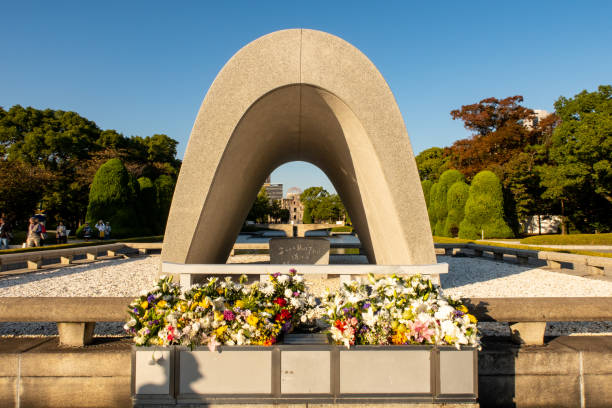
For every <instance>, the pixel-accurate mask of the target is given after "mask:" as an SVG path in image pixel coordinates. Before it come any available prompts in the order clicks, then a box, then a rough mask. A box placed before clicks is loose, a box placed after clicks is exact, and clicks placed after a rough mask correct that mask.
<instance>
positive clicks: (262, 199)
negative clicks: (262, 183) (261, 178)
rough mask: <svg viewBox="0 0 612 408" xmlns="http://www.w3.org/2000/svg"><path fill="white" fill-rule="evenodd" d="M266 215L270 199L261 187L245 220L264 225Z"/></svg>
mask: <svg viewBox="0 0 612 408" xmlns="http://www.w3.org/2000/svg"><path fill="white" fill-rule="evenodd" d="M268 214H270V198H268V193H267V192H266V188H265V187H262V188H261V189H260V190H259V193H257V197H255V201H254V202H253V205H252V206H251V210H250V211H249V214H248V215H247V220H250V221H255V222H258V223H265V222H266V221H267V217H268Z"/></svg>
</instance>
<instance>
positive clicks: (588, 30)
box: [0, 0, 612, 190]
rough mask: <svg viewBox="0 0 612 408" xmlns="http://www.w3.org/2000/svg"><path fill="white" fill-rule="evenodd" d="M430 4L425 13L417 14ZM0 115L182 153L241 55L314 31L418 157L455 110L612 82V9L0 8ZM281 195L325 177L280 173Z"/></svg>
mask: <svg viewBox="0 0 612 408" xmlns="http://www.w3.org/2000/svg"><path fill="white" fill-rule="evenodd" d="M425 3H427V4H425ZM0 6H1V7H0V10H1V11H2V17H0V21H1V24H0V36H1V38H2V48H1V50H0V106H3V107H4V108H5V109H8V108H10V107H11V106H12V105H15V104H20V105H23V106H33V107H35V108H39V109H44V108H52V109H62V110H73V111H76V112H78V113H80V114H81V115H83V116H85V117H87V118H88V119H91V120H93V121H95V122H96V123H97V124H98V126H100V127H101V128H103V129H116V130H117V131H119V132H121V133H123V134H125V135H128V136H129V135H140V136H147V135H152V134H154V133H166V134H168V135H169V136H171V137H172V138H174V139H176V140H178V141H179V156H180V157H182V156H183V153H184V149H185V146H186V144H187V140H188V138H189V133H190V131H191V127H192V125H193V121H194V119H195V117H196V114H197V111H198V109H199V107H200V104H201V102H202V99H203V98H204V95H205V93H206V91H207V89H208V87H209V86H210V84H211V83H212V81H213V80H214V78H215V76H216V75H217V73H218V72H219V70H220V69H221V68H222V67H223V65H224V64H225V62H226V61H227V60H228V59H229V58H230V57H231V56H232V55H233V54H234V53H235V52H236V51H237V50H239V49H240V48H241V47H242V46H244V45H245V44H247V43H248V42H250V41H253V40H254V39H256V38H258V37H260V36H262V35H264V34H267V33H269V32H272V31H276V30H280V29H286V28H300V27H301V28H312V29H318V30H323V31H327V32H329V33H332V34H335V35H337V36H340V37H342V38H344V39H345V40H347V41H348V42H350V43H352V44H353V45H354V46H356V47H357V48H359V49H360V50H361V51H362V52H364V53H365V54H366V55H367V56H368V57H369V58H370V59H371V60H372V61H373V62H374V64H375V65H376V66H377V67H378V69H379V70H380V71H381V73H382V74H383V76H384V77H385V79H386V80H387V82H388V83H389V86H390V87H391V90H392V91H393V93H394V95H395V98H396V99H397V102H398V105H399V108H400V110H401V112H402V114H403V116H404V121H405V123H406V127H407V129H408V133H409V135H410V139H411V142H412V146H413V149H414V151H415V154H418V153H419V152H421V151H423V150H425V149H427V148H429V147H432V146H448V145H450V144H452V143H453V142H454V141H455V140H457V139H461V138H465V137H467V136H469V134H468V132H467V131H466V130H465V129H463V126H462V123H461V122H457V121H453V120H451V118H450V115H449V112H450V111H451V110H452V109H455V108H458V107H460V106H461V105H465V104H470V103H474V102H477V101H479V100H481V99H483V98H486V97H490V96H494V97H499V98H502V97H506V96H510V95H523V96H524V97H525V103H524V104H525V106H527V107H530V108H534V109H546V110H548V111H552V110H553V103H554V101H555V100H556V99H557V98H558V97H559V96H560V95H563V96H573V95H575V94H576V93H578V92H580V91H581V90H583V89H588V90H590V91H592V90H594V89H596V87H597V86H598V85H601V84H610V83H612V23H611V20H610V16H612V2H610V1H599V2H596V1H584V2H577V1H540V2H534V1H512V2H491V1H483V2H456V1H439V2H416V1H414V2H409V1H382V2H375V1H367V2H359V1H351V2H340V1H322V2H319V1H310V2H293V1H264V0H261V1H257V2H256V1H233V2H221V1H214V2H213V1H210V2H205V1H193V2H188V1H183V2H170V1H160V2H155V1H121V2H119V1H116V2H115V1H104V2H85V1H78V2H77V1H74V2H68V1H38V2H35V1H24V2H19V1H8V0H2V3H0ZM272 181H273V182H282V183H283V184H285V187H286V188H287V187H289V186H293V185H297V186H300V187H302V188H304V187H307V186H310V185H323V186H325V187H326V188H328V189H330V190H333V188H332V187H331V186H330V184H329V181H328V180H327V179H326V178H325V176H324V175H323V173H322V172H320V171H319V170H318V169H315V168H314V167H312V166H310V165H306V164H300V163H293V164H288V165H285V166H283V167H281V168H279V169H277V170H276V171H275V172H274V173H273V174H272Z"/></svg>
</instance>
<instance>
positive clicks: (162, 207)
mask: <svg viewBox="0 0 612 408" xmlns="http://www.w3.org/2000/svg"><path fill="white" fill-rule="evenodd" d="M175 186H176V180H174V179H173V178H172V177H170V176H168V175H166V174H162V175H161V176H159V177H158V178H157V179H156V180H155V192H156V195H157V208H158V209H159V219H160V224H159V227H160V230H159V233H163V232H164V231H165V230H166V222H167V221H168V214H169V213H170V204H171V203H172V195H173V194H174V188H175Z"/></svg>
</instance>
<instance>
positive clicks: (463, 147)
mask: <svg viewBox="0 0 612 408" xmlns="http://www.w3.org/2000/svg"><path fill="white" fill-rule="evenodd" d="M522 101H523V97H522V96H511V97H508V98H505V99H501V100H500V99H496V98H487V99H483V100H481V101H480V102H478V103H475V104H472V105H464V106H462V107H461V109H456V110H453V111H451V116H452V118H453V119H460V120H463V122H464V126H465V128H466V129H468V130H472V131H473V132H474V134H473V135H472V137H471V138H470V139H462V140H458V141H457V142H455V143H454V144H453V146H451V148H450V151H449V159H450V167H452V168H456V169H457V170H460V171H461V172H462V173H463V174H465V175H466V176H467V177H468V179H471V178H472V177H473V176H474V175H475V174H476V173H478V172H479V171H481V170H485V169H489V170H491V169H492V168H493V167H495V166H499V165H503V164H504V163H506V162H507V161H508V160H510V159H511V158H512V157H514V156H515V155H516V154H517V153H518V152H521V151H523V150H524V148H525V146H526V145H528V144H530V143H531V142H532V141H533V140H532V139H533V138H535V137H536V136H537V135H538V133H537V132H536V131H534V128H533V127H532V126H525V123H526V121H533V119H534V112H533V110H531V109H528V108H525V107H523V106H521V105H520V102H522Z"/></svg>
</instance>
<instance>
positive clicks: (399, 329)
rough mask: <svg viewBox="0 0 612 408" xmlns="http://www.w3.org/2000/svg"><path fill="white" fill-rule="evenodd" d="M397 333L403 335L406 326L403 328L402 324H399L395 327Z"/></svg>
mask: <svg viewBox="0 0 612 408" xmlns="http://www.w3.org/2000/svg"><path fill="white" fill-rule="evenodd" d="M397 332H398V333H405V332H406V326H404V325H403V324H400V325H399V326H398V327H397Z"/></svg>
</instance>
